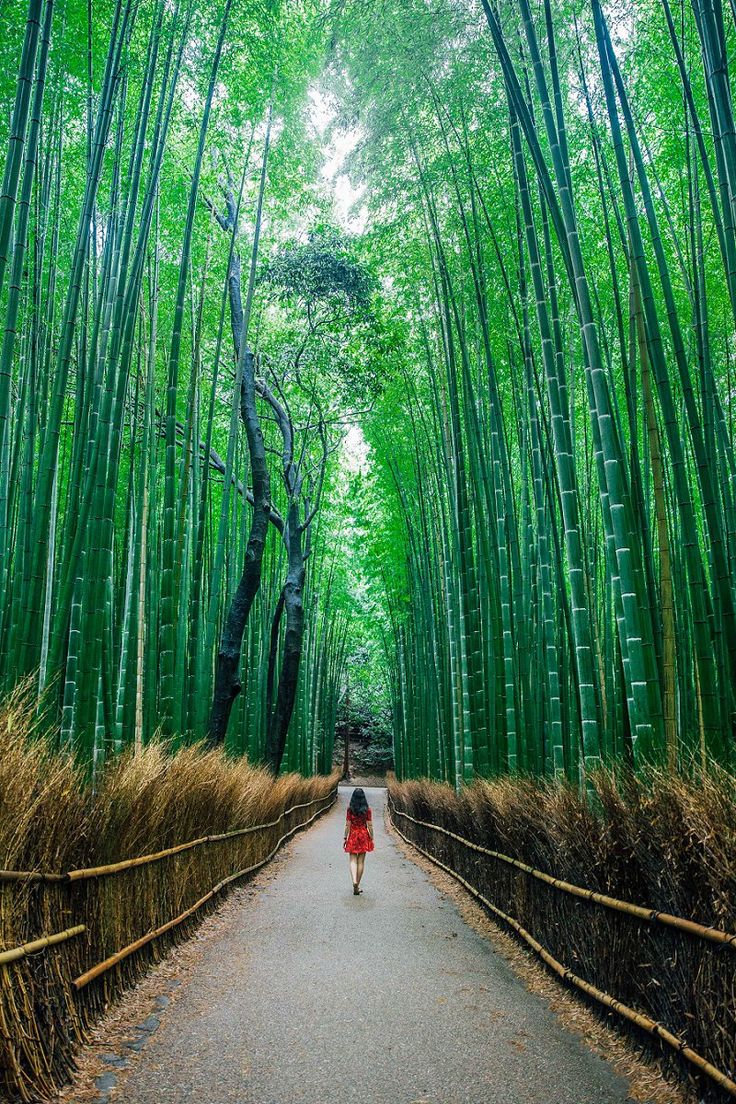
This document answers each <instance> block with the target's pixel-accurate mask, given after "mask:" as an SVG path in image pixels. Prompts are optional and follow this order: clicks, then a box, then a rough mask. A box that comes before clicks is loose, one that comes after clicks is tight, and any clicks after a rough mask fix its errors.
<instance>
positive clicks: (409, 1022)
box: [119, 788, 628, 1104]
mask: <svg viewBox="0 0 736 1104" xmlns="http://www.w3.org/2000/svg"><path fill="white" fill-rule="evenodd" d="M349 793H350V790H349V789H347V788H342V789H341V790H340V795H339V800H338V802H337V805H336V806H335V808H334V809H333V810H332V811H331V812H330V813H329V814H328V815H326V816H325V817H323V818H322V819H320V820H319V821H318V822H317V824H316V825H315V826H314V827H313V828H311V829H310V830H309V831H307V832H306V833H304V834H303V835H301V836H298V837H297V838H296V840H295V841H294V842H293V843H292V844H291V850H290V854H289V856H288V858H286V859H285V861H284V862H283V864H282V866H281V867H280V869H279V872H278V875H277V877H275V878H274V879H273V881H271V882H270V883H268V884H267V885H266V887H265V888H264V889H263V890H262V891H261V892H259V893H258V894H257V895H254V896H253V897H251V898H249V899H248V900H246V901H245V902H244V904H243V907H242V922H241V923H239V924H236V925H235V926H234V927H232V928H231V929H230V934H229V935H228V936H227V937H226V938H222V939H217V940H215V941H213V942H212V943H211V944H210V945H208V946H207V947H206V948H205V950H204V952H203V955H202V958H201V959H200V961H199V964H198V966H197V969H196V972H195V974H194V976H193V977H192V979H191V982H190V983H189V984H188V985H187V990H186V992H184V993H182V995H181V997H180V998H179V999H178V1000H177V1001H176V1002H175V1003H174V1004H173V1005H172V1007H171V1008H170V1009H169V1010H168V1011H167V1012H166V1014H165V1015H164V1016H163V1018H162V1021H161V1026H160V1028H159V1030H158V1031H157V1032H156V1033H155V1035H154V1036H153V1037H152V1039H151V1041H150V1043H149V1044H148V1046H147V1047H146V1049H145V1050H144V1051H143V1052H142V1053H141V1055H140V1057H139V1058H138V1059H137V1060H136V1062H135V1065H134V1068H133V1069H132V1070H131V1073H130V1075H129V1076H128V1077H127V1078H126V1080H125V1082H124V1085H123V1086H122V1091H121V1093H120V1094H119V1099H121V1100H122V1101H124V1104H190V1102H191V1104H328V1102H329V1104H353V1102H354V1104H625V1102H626V1101H627V1099H628V1096H627V1087H626V1084H625V1082H624V1081H623V1079H622V1078H620V1077H619V1076H618V1075H617V1074H616V1073H615V1072H614V1071H613V1069H612V1068H611V1067H610V1066H609V1065H608V1064H607V1063H606V1062H605V1061H603V1060H602V1059H601V1058H599V1057H598V1056H597V1055H595V1054H594V1053H593V1052H592V1051H590V1050H588V1049H587V1047H586V1046H585V1045H584V1044H583V1043H582V1041H580V1040H579V1039H578V1038H577V1037H576V1036H574V1035H573V1034H572V1033H570V1032H569V1031H567V1030H566V1029H565V1028H564V1027H563V1026H562V1025H561V1024H560V1023H559V1022H558V1021H557V1020H556V1019H555V1017H554V1016H553V1015H552V1013H551V1012H550V1011H549V1009H548V1008H547V1006H546V1004H545V1003H544V1002H543V1001H542V999H541V998H539V997H537V996H535V995H534V994H532V993H530V992H528V991H527V990H526V989H525V987H524V985H523V984H522V982H521V981H520V980H519V979H518V978H517V977H516V975H515V974H514V973H513V971H512V969H511V967H510V966H509V965H508V963H507V962H506V960H505V959H504V958H503V957H502V956H501V955H499V954H498V953H497V952H496V951H495V950H494V949H493V947H492V946H491V945H490V944H489V943H488V942H486V941H485V940H484V939H483V938H482V937H481V936H480V935H478V934H476V932H474V931H473V930H472V929H471V928H470V927H468V926H467V924H465V922H464V921H463V920H462V919H461V917H460V915H459V914H458V912H457V910H456V908H455V906H454V905H453V904H452V903H451V902H450V901H448V900H446V899H445V898H443V897H442V895H441V894H440V893H439V891H438V890H437V889H436V888H435V887H434V886H433V885H432V883H431V882H430V881H429V879H428V878H427V876H426V875H425V874H424V873H423V871H422V870H420V869H419V868H418V867H417V866H415V865H414V863H412V862H411V861H409V860H408V859H406V858H405V857H404V855H402V853H401V852H400V851H399V850H398V849H397V847H396V846H395V844H394V843H393V841H392V839H391V838H390V837H389V836H388V834H387V833H386V830H385V828H384V825H383V815H382V808H383V803H384V799H385V791H383V790H380V789H375V790H368V791H367V793H368V799H369V801H370V803H371V805H372V807H373V810H374V823H375V834H376V850H375V852H374V853H373V854H372V855H369V856H368V860H367V863H366V875H365V879H364V887H365V892H364V893H363V894H362V895H361V896H360V897H354V896H353V894H352V888H351V883H350V875H349V872H348V864H347V859H346V857H345V856H344V854H343V852H342V830H343V823H344V815H345V807H346V804H347V800H348V797H349Z"/></svg>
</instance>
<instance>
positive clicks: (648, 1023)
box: [389, 798, 736, 1098]
mask: <svg viewBox="0 0 736 1104" xmlns="http://www.w3.org/2000/svg"><path fill="white" fill-rule="evenodd" d="M389 811H390V815H391V820H392V823H393V827H394V828H395V830H396V831H397V832H398V834H399V835H400V836H401V838H402V839H403V840H405V841H406V843H408V844H409V845H410V846H411V847H414V848H416V850H417V851H419V852H420V853H421V854H422V855H424V856H425V858H427V859H429V860H430V862H432V863H434V864H435V865H436V866H439V867H440V868H441V869H442V870H444V871H445V872H446V873H447V874H449V875H451V877H453V878H455V879H456V881H458V882H460V884H461V885H462V886H464V888H465V889H467V890H468V892H469V893H471V894H472V895H473V896H474V897H475V898H476V899H477V900H478V901H480V902H481V904H482V905H484V906H485V908H487V909H488V910H489V911H490V912H492V913H493V915H494V916H497V917H498V918H499V919H500V920H503V921H504V922H505V923H507V924H508V925H509V926H510V927H511V928H513V930H514V931H515V932H516V933H517V935H518V936H520V938H521V939H523V940H524V942H525V943H527V944H528V946H530V947H531V948H532V950H534V951H535V952H536V953H537V954H538V955H539V957H540V958H541V959H542V960H543V961H544V962H545V963H546V964H547V965H548V966H549V967H550V968H551V969H552V970H554V972H555V973H556V974H557V975H558V976H559V977H561V978H562V979H563V980H564V981H568V982H570V983H571V984H572V985H574V986H575V987H576V988H577V989H580V990H581V991H582V992H584V993H586V994H587V995H588V996H589V997H592V998H593V1000H595V1001H597V1002H598V1003H599V1004H602V1005H603V1006H604V1007H606V1008H610V1009H611V1010H612V1011H614V1012H617V1013H618V1014H619V1015H621V1016H623V1017H624V1018H625V1019H626V1020H628V1021H629V1022H630V1023H633V1024H635V1025H636V1026H637V1027H638V1028H640V1029H642V1030H643V1031H646V1032H647V1033H648V1034H649V1035H652V1036H655V1037H656V1038H658V1039H661V1040H662V1041H663V1042H664V1043H666V1044H667V1045H668V1046H669V1047H671V1048H672V1049H673V1050H675V1051H677V1052H678V1053H679V1054H681V1055H682V1057H683V1058H685V1059H686V1060H687V1061H688V1062H689V1063H690V1064H691V1065H693V1066H695V1068H696V1069H698V1070H699V1071H700V1072H701V1073H703V1074H705V1075H706V1076H707V1077H709V1078H710V1079H711V1080H712V1081H714V1082H715V1083H716V1084H717V1085H718V1086H719V1087H720V1088H721V1089H723V1090H724V1092H726V1093H728V1095H729V1096H732V1097H734V1098H736V1081H733V1080H731V1078H730V1077H728V1076H727V1075H726V1074H725V1073H723V1072H722V1071H721V1070H719V1069H717V1068H716V1066H714V1065H713V1064H712V1063H711V1062H709V1061H708V1060H707V1059H706V1058H703V1056H702V1055H701V1054H698V1053H697V1052H696V1051H694V1050H693V1049H692V1048H691V1047H689V1046H688V1045H687V1043H686V1042H685V1040H684V1039H681V1038H679V1037H678V1036H677V1035H674V1034H673V1033H672V1032H671V1031H668V1030H667V1028H665V1027H663V1026H662V1025H661V1024H659V1023H657V1022H656V1021H655V1020H653V1019H651V1017H649V1016H644V1015H642V1014H641V1013H640V1012H637V1011H636V1010H635V1009H633V1008H630V1007H629V1006H628V1005H626V1004H623V1003H622V1002H621V1001H619V1000H616V998H615V997H612V996H611V995H610V993H605V992H603V990H601V989H598V988H597V987H596V986H595V985H591V984H590V982H588V981H585V979H584V978H581V977H578V975H577V974H574V973H573V972H572V970H571V969H570V968H569V967H568V966H565V965H564V964H563V963H562V962H560V961H559V960H558V959H556V958H555V957H554V956H553V955H551V954H550V953H549V951H547V950H546V948H545V947H543V946H542V944H541V943H540V942H539V941H538V940H537V939H535V938H534V936H533V935H531V933H530V932H528V931H527V930H526V928H524V927H523V926H522V925H521V924H520V923H519V922H518V920H516V919H514V917H513V916H509V914H508V913H506V912H504V911H503V910H502V909H500V908H498V906H497V905H494V904H493V902H492V901H489V900H488V898H487V897H485V896H484V895H483V894H482V893H481V892H480V891H479V890H477V889H476V888H475V886H473V885H471V883H470V882H469V881H467V879H465V878H463V876H462V874H458V873H457V871H455V870H453V869H452V867H450V866H448V865H447V864H446V863H443V862H442V860H441V859H438V858H437V857H436V856H435V855H432V854H431V852H429V851H426V850H425V849H424V848H423V847H420V845H419V844H418V843H415V842H414V840H411V839H409V837H408V836H405V835H404V833H403V832H402V831H401V829H400V828H398V827H397V825H396V823H395V821H394V819H393V817H394V814H395V813H396V812H398V811H399V810H396V809H395V808H394V807H393V803H392V802H391V800H390V798H389ZM402 815H404V816H406V817H407V819H408V820H414V817H411V816H409V815H408V814H402ZM416 823H419V824H423V823H425V822H421V821H417V822H416ZM427 826H428V827H433V828H434V827H436V825H431V824H427ZM448 834H449V835H454V833H448ZM455 838H456V839H459V840H462V837H459V836H456V837H455ZM462 842H467V841H465V840H462ZM480 850H483V849H482V848H480Z"/></svg>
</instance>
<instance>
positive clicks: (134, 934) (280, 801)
mask: <svg viewBox="0 0 736 1104" xmlns="http://www.w3.org/2000/svg"><path fill="white" fill-rule="evenodd" d="M37 728H38V726H37V724H36V722H35V720H34V712H33V706H32V702H31V701H30V700H29V696H28V694H27V692H26V691H24V690H23V689H21V690H19V691H18V692H17V693H16V694H15V695H13V696H12V697H10V698H9V699H6V700H5V701H4V702H2V703H0V868H1V869H2V870H4V871H23V872H36V873H37V874H41V875H43V877H41V878H38V877H36V878H32V877H22V878H18V877H16V876H14V875H12V874H11V875H9V876H5V877H3V875H0V951H4V950H9V949H12V948H14V947H18V946H21V945H23V944H28V943H30V942H34V941H36V940H39V939H43V938H45V937H47V936H50V935H56V934H57V933H60V932H67V931H69V929H74V928H77V927H79V926H80V925H84V931H83V932H81V933H76V934H73V935H72V936H70V937H69V938H68V939H66V940H65V941H63V942H61V943H58V944H56V945H52V946H49V947H44V948H43V949H42V950H40V951H38V952H36V953H34V952H33V951H31V952H30V953H29V954H24V955H22V956H19V957H18V958H16V959H15V960H14V961H11V962H7V963H0V1099H9V1100H23V1101H30V1100H38V1099H43V1098H44V1097H45V1096H48V1095H51V1094H52V1093H53V1092H54V1090H55V1089H56V1088H58V1086H59V1085H60V1084H63V1082H64V1081H65V1080H66V1079H67V1078H68V1076H69V1072H70V1070H71V1068H72V1063H73V1059H74V1053H75V1050H76V1049H77V1047H78V1046H79V1043H80V1041H81V1040H82V1039H83V1037H84V1034H85V1031H86V1028H87V1027H88V1026H89V1024H90V1023H91V1022H92V1021H93V1020H94V1018H95V1017H96V1016H97V1015H98V1014H99V1012H100V1011H101V1010H102V1009H103V1008H104V1007H105V1006H106V1005H107V1004H108V1003H109V1002H110V1001H111V1000H113V999H114V998H115V996H116V995H117V994H118V993H119V992H120V991H121V990H122V989H124V988H125V987H127V986H129V985H131V984H133V983H134V982H135V981H136V980H137V979H138V978H139V977H140V976H141V974H142V972H144V971H145V970H146V969H147V968H148V966H149V965H150V963H151V962H152V961H155V960H156V959H157V958H158V957H159V956H160V955H161V954H162V953H163V951H164V950H165V949H166V947H167V946H168V945H169V944H170V943H171V942H172V941H173V940H176V939H181V938H183V937H185V936H186V935H188V934H189V933H190V932H191V930H192V925H193V924H194V923H196V922H197V921H198V920H200V919H201V918H202V916H203V915H204V913H205V911H206V908H207V906H208V905H210V904H211V903H212V902H214V901H215V900H216V899H217V895H215V897H213V898H210V899H208V900H207V901H205V904H204V907H202V908H198V909H197V910H196V912H194V913H193V914H192V915H190V916H187V917H186V919H185V920H183V921H182V922H181V923H177V924H176V925H175V926H174V927H172V928H170V929H169V930H167V931H166V932H165V934H163V935H162V936H159V937H157V938H154V939H150V940H149V941H148V942H147V943H145V945H144V946H142V947H141V948H140V949H138V950H136V952H135V953H132V954H130V955H128V956H127V957H125V958H124V959H123V961H121V962H120V963H119V964H116V965H115V966H114V967H112V968H108V969H106V970H105V971H104V972H103V973H102V974H101V976H99V978H96V979H95V980H93V981H92V982H91V983H88V984H83V986H82V987H81V988H79V989H77V988H76V987H75V985H74V981H75V979H80V978H82V977H83V976H84V975H85V973H86V972H87V971H89V970H90V968H93V967H95V966H96V965H98V964H99V963H102V962H104V961H105V960H106V959H108V958H109V957H110V956H111V955H114V954H115V953H116V952H118V951H120V950H121V949H123V948H126V947H128V946H129V945H131V944H133V943H134V942H136V941H139V940H141V939H142V938H143V937H145V936H146V935H149V934H150V933H151V932H153V931H156V930H157V929H159V928H160V927H162V926H165V925H167V924H168V923H169V922H170V921H171V920H173V919H175V918H178V917H180V916H182V914H186V913H188V912H189V910H190V909H191V908H192V906H193V905H195V904H196V903H197V902H199V901H200V900H201V899H202V898H205V897H207V895H208V894H209V892H210V891H211V890H212V889H213V888H214V887H216V886H218V885H220V884H221V883H227V884H231V883H229V882H228V879H231V878H232V876H233V875H237V874H238V873H239V872H242V871H246V870H248V869H249V868H250V867H252V866H254V865H255V864H258V863H262V862H263V860H264V859H266V858H267V857H268V856H269V854H270V853H271V852H272V851H273V850H274V849H275V848H276V847H277V845H278V844H279V842H280V841H281V839H282V838H283V837H284V836H287V835H289V834H291V832H292V831H294V830H297V829H298V828H299V827H301V826H302V825H304V824H306V823H307V822H308V821H309V820H310V819H311V818H313V817H314V816H315V815H318V814H319V813H320V812H321V811H323V810H324V809H326V808H328V806H329V804H330V801H331V797H332V793H333V790H334V788H335V786H336V784H337V777H336V776H334V777H329V778H325V777H318V778H302V777H300V776H299V775H294V774H291V775H283V776H281V777H279V778H278V779H276V781H274V779H273V777H272V776H271V775H270V774H269V773H268V772H267V771H264V770H261V769H258V768H254V767H253V766H251V765H249V764H248V763H247V762H246V761H245V760H242V759H241V760H231V759H228V758H227V757H226V756H225V755H224V754H223V753H222V752H221V751H205V750H203V749H202V748H201V747H189V748H184V749H182V750H181V751H179V752H177V753H176V754H175V755H171V754H168V753H167V752H166V750H165V748H164V747H162V746H160V745H157V744H153V745H150V746H149V747H147V748H145V750H144V751H143V752H142V753H141V754H138V755H133V754H126V755H123V756H122V757H121V758H120V759H119V760H117V761H116V762H115V763H114V764H112V765H111V767H110V768H109V769H108V770H107V771H106V773H105V774H104V776H103V778H102V779H101V780H100V784H99V786H98V788H97V790H96V792H93V791H92V790H91V789H90V788H89V787H87V786H85V785H84V784H83V781H82V778H81V777H80V775H79V772H78V770H77V769H76V767H75V765H74V763H73V761H72V759H71V758H70V757H68V756H64V755H61V754H59V753H57V752H55V751H53V750H52V749H51V747H50V745H49V743H48V741H47V740H45V739H44V737H43V734H42V733H41V732H39V731H38V730H37ZM295 806H298V808H294V807H295ZM289 810H291V811H289ZM264 824H265V825H268V826H267V827H265V828H263V829H262V830H258V831H254V832H248V833H245V834H239V835H234V836H231V837H229V838H227V839H221V840H208V841H207V842H203V843H201V844H198V845H197V846H195V847H192V848H189V849H187V850H184V851H181V852H179V853H177V854H174V855H169V856H166V857H165V858H161V859H159V860H157V861H153V862H148V863H146V864H144V865H141V866H137V867H134V868H132V869H126V870H124V871H122V872H120V873H116V874H107V875H104V876H86V877H82V878H80V879H79V880H69V879H67V878H65V879H62V880H58V879H57V880H53V879H48V878H46V877H45V875H46V874H49V873H50V874H59V873H67V872H69V871H72V870H79V869H89V868H97V867H100V866H103V865H106V864H110V863H115V862H118V861H120V860H124V859H129V858H133V857H136V856H139V855H147V854H151V853H155V852H159V851H161V850H163V849H166V848H170V847H174V846H176V845H179V844H182V843H186V842H188V841H190V840H193V839H201V838H202V837H208V836H213V835H218V834H222V833H226V832H233V831H234V830H236V829H242V828H247V827H251V826H254V825H264ZM223 888H224V887H223Z"/></svg>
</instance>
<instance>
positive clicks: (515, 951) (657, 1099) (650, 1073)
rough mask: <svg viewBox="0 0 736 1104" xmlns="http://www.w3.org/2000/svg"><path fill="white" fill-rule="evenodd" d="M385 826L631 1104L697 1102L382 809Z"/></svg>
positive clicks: (397, 843) (400, 847) (407, 855)
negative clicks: (613, 1075)
mask: <svg viewBox="0 0 736 1104" xmlns="http://www.w3.org/2000/svg"><path fill="white" fill-rule="evenodd" d="M384 819H385V824H386V830H387V832H388V833H389V834H390V836H391V838H392V839H393V841H394V843H395V844H396V846H397V848H398V849H399V850H400V851H401V852H402V854H404V855H405V856H406V858H408V859H410V860H411V861H412V862H413V863H414V864H415V865H416V866H418V867H419V868H420V870H423V871H424V873H425V874H426V875H427V877H428V878H429V879H430V881H431V882H432V884H433V885H434V886H435V887H436V888H437V889H438V890H439V892H440V893H441V894H442V895H443V896H444V897H447V898H448V899H449V900H451V901H452V902H453V903H454V904H455V905H456V906H457V909H458V911H459V912H460V915H461V916H462V918H463V920H464V921H465V922H466V924H468V925H469V926H470V927H471V928H473V929H474V931H476V932H478V934H479V935H481V936H483V937H484V938H485V939H488V940H489V942H490V943H492V944H493V947H494V949H495V950H497V951H498V952H499V954H501V955H503V957H504V958H505V959H506V960H507V962H508V963H509V965H510V966H511V967H512V969H513V970H514V973H515V974H516V975H517V976H518V977H519V979H520V980H521V981H522V982H523V983H524V985H525V986H526V988H527V989H528V990H529V991H530V992H532V993H535V994H537V995H538V996H540V997H543V998H544V1000H545V1001H546V1002H547V1004H548V1005H549V1007H550V1010H551V1011H552V1012H553V1013H554V1015H555V1016H557V1018H558V1019H559V1020H560V1022H561V1023H563V1024H564V1025H565V1027H567V1028H568V1029H569V1030H570V1031H572V1032H574V1033H575V1034H576V1035H578V1036H580V1038H582V1039H583V1041H584V1042H585V1043H586V1044H587V1045H588V1046H589V1047H590V1048H591V1050H593V1051H595V1053H596V1054H599V1055H600V1056H601V1057H602V1058H605V1059H606V1061H608V1062H610V1064H611V1065H612V1066H613V1067H614V1069H615V1070H616V1072H617V1073H618V1074H620V1075H621V1076H622V1077H624V1078H625V1079H626V1081H627V1082H628V1084H629V1092H630V1095H631V1099H632V1101H636V1102H637V1104H697V1099H698V1098H697V1096H696V1095H695V1094H694V1093H689V1092H688V1091H687V1090H686V1089H685V1088H684V1087H681V1086H678V1085H675V1084H673V1083H672V1082H671V1081H668V1080H667V1079H666V1078H665V1077H664V1076H663V1074H662V1073H661V1071H660V1070H659V1068H658V1067H657V1066H656V1065H654V1063H652V1062H649V1061H647V1060H646V1059H645V1058H644V1057H643V1056H642V1055H641V1054H640V1053H639V1052H638V1051H637V1050H636V1049H635V1045H634V1044H633V1042H632V1041H631V1040H630V1038H627V1037H624V1036H623V1035H622V1034H621V1033H620V1032H619V1031H618V1030H616V1028H615V1027H614V1026H613V1024H612V1023H611V1025H610V1026H609V1025H608V1024H606V1023H604V1022H603V1021H602V1020H601V1019H600V1018H599V1017H598V1016H596V1015H595V1013H594V1012H593V1011H592V1009H590V1008H589V1007H588V1006H587V1005H586V1004H585V1003H584V1002H583V1001H582V1000H581V999H580V998H579V997H577V996H576V995H575V994H574V993H572V992H571V991H568V990H567V989H564V988H563V987H562V985H560V983H559V981H558V980H557V979H556V978H554V977H552V975H551V974H550V973H549V972H548V971H547V970H546V969H545V967H544V966H543V965H542V964H541V963H540V962H539V961H538V960H537V959H536V958H535V957H534V955H533V954H532V952H531V951H529V950H527V949H526V948H525V947H522V946H521V945H520V943H519V942H518V941H517V940H516V939H515V938H514V937H513V936H512V935H510V934H509V933H508V932H507V931H505V930H504V929H503V928H502V927H501V926H500V925H499V924H497V923H496V922H495V921H493V920H491V919H490V917H489V916H488V913H487V912H486V911H485V909H484V908H483V906H482V905H481V904H480V903H479V902H478V901H476V900H475V899H474V898H473V897H472V896H471V895H470V894H469V893H468V892H467V891H466V890H464V889H463V887H462V886H461V885H460V884H459V883H458V882H456V881H455V879H454V878H452V877H450V875H449V874H445V872H444V871H443V870H440V868H439V867H437V866H435V865H434V863H432V862H430V861H429V859H426V858H425V857H424V856H423V855H421V854H420V853H419V852H418V851H416V850H415V849H414V848H413V847H412V846H411V845H410V844H407V843H406V842H405V841H404V840H403V839H402V838H401V836H400V835H399V834H398V832H396V831H395V829H394V827H393V824H392V823H391V819H390V817H389V815H388V810H387V809H386V810H385V812H384Z"/></svg>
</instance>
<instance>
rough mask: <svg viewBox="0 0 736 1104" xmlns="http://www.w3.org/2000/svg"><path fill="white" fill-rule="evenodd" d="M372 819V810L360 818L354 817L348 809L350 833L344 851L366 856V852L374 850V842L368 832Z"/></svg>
mask: <svg viewBox="0 0 736 1104" xmlns="http://www.w3.org/2000/svg"><path fill="white" fill-rule="evenodd" d="M372 819H373V818H372V816H371V811H370V809H369V810H368V812H367V813H363V814H361V815H360V816H354V815H353V814H352V813H351V812H350V809H348V824H349V825H350V831H349V833H348V838H347V839H346V840H345V843H344V844H343V851H347V852H348V853H349V854H351V855H365V853H366V851H372V850H373V840H372V839H371V837H370V833H369V831H368V824H369V822H370V821H371V820H372Z"/></svg>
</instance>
